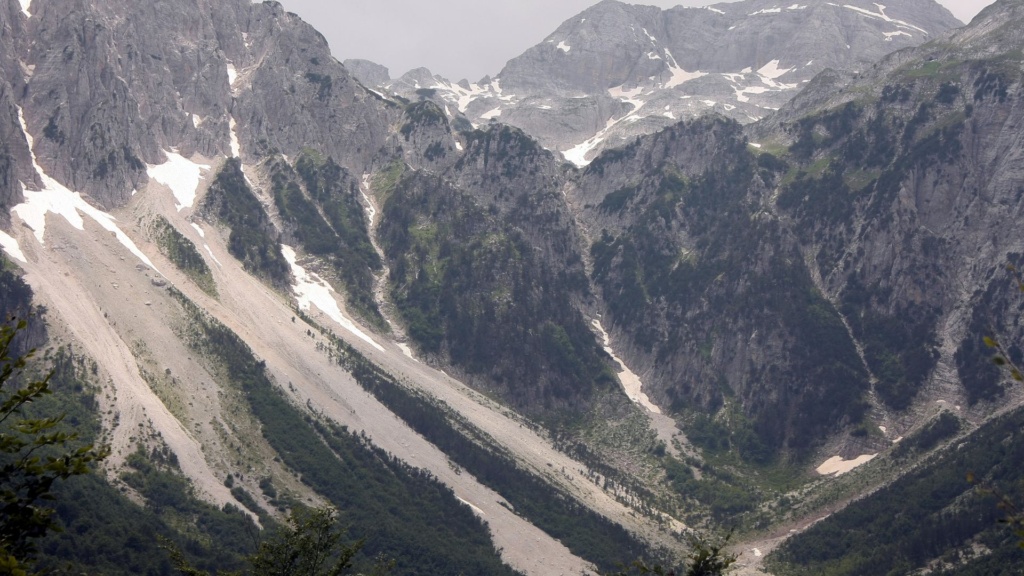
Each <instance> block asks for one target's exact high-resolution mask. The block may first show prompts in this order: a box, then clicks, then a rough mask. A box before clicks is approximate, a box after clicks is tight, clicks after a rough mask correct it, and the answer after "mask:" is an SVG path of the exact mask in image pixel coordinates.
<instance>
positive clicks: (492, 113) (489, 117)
mask: <svg viewBox="0 0 1024 576" xmlns="http://www.w3.org/2000/svg"><path fill="white" fill-rule="evenodd" d="M498 116H501V106H499V107H497V108H495V109H494V110H490V111H488V112H484V113H483V114H481V115H480V118H481V119H483V120H493V119H495V118H497V117H498Z"/></svg>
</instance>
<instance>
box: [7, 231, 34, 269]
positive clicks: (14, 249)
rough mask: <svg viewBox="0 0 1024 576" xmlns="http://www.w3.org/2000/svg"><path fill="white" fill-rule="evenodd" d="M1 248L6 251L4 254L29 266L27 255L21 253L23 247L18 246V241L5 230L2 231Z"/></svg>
mask: <svg viewBox="0 0 1024 576" xmlns="http://www.w3.org/2000/svg"><path fill="white" fill-rule="evenodd" d="M0 248H3V249H4V252H6V253H7V255H8V256H10V257H11V258H14V259H15V260H19V261H21V262H24V263H25V264H28V260H27V259H26V258H25V253H24V252H22V251H21V246H19V245H18V241H17V240H15V239H14V238H13V237H12V236H9V235H8V234H7V233H6V232H4V231H3V230H0Z"/></svg>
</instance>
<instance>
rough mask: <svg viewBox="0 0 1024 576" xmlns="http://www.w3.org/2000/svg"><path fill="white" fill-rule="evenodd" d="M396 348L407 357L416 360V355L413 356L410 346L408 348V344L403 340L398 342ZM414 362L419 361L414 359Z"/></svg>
mask: <svg viewBox="0 0 1024 576" xmlns="http://www.w3.org/2000/svg"><path fill="white" fill-rule="evenodd" d="M398 349H399V350H401V351H402V354H405V355H406V356H408V357H409V358H412V359H413V360H416V357H415V356H413V354H412V348H409V345H408V344H406V343H405V342H398ZM416 362H419V360H416Z"/></svg>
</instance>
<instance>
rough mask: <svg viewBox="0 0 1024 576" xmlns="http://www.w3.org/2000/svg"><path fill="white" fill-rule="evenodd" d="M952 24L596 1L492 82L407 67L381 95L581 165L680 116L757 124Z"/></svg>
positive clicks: (930, 8) (883, 10)
mask: <svg viewBox="0 0 1024 576" xmlns="http://www.w3.org/2000/svg"><path fill="white" fill-rule="evenodd" d="M960 24H961V23H960V22H958V21H957V20H956V19H955V18H954V17H953V16H952V15H951V14H950V13H949V12H948V11H947V10H946V9H945V8H943V7H942V6H940V5H939V4H937V3H935V2H933V1H932V0H914V1H912V2H901V3H900V4H898V5H894V6H887V5H880V4H875V3H872V2H868V1H860V0H858V1H854V2H850V3H843V4H836V3H832V2H825V1H824V0H808V1H807V2H798V3H795V4H791V5H787V6H782V5H781V4H778V3H775V2H770V1H766V0H747V1H745V2H735V3H723V4H716V5H714V6H709V7H706V8H684V7H676V8H672V9H670V10H664V11H663V10H659V9H656V8H654V7H650V6H633V5H629V4H624V3H621V2H617V1H615V0H605V1H604V2H601V3H599V4H597V5H595V6H593V7H591V8H589V9H588V10H586V11H584V12H582V13H581V14H579V15H578V16H575V17H573V18H571V19H569V20H567V21H566V22H565V23H564V24H562V25H561V26H560V27H559V28H558V29H557V30H555V32H553V33H552V34H551V35H550V36H548V37H547V38H546V39H545V40H544V41H543V42H542V43H540V44H538V45H536V46H534V47H532V48H530V49H529V50H527V51H526V52H524V53H523V54H522V55H520V56H518V57H516V58H513V59H512V60H510V61H509V62H508V64H507V65H506V66H505V68H504V69H503V70H502V71H501V73H500V74H498V75H496V76H495V77H494V78H493V79H491V78H486V79H484V80H481V81H480V82H479V83H477V84H470V83H465V82H464V83H461V84H453V83H451V82H448V81H447V80H444V79H443V78H438V77H434V76H433V75H431V74H430V73H429V71H426V70H416V71H413V72H410V73H409V74H407V75H406V76H403V78H401V79H398V80H395V81H392V82H390V83H388V84H387V89H388V90H393V91H397V92H398V93H400V94H402V95H403V96H405V97H407V98H409V97H411V95H412V94H413V93H414V92H415V91H417V90H418V91H420V92H421V93H422V91H423V90H430V91H433V92H436V94H432V95H431V96H432V97H434V98H435V99H437V101H438V102H442V101H443V102H446V103H447V104H449V105H450V106H451V107H452V114H457V113H461V114H464V115H465V116H466V117H467V118H468V119H469V120H471V121H472V122H474V123H476V124H481V123H483V122H487V121H490V120H492V119H497V120H499V121H501V122H504V123H508V124H511V125H514V126H517V127H519V128H522V129H523V130H525V131H526V132H527V133H529V134H531V135H533V136H534V137H535V138H537V139H538V140H540V141H541V142H542V143H543V144H544V146H546V147H548V148H549V149H552V150H557V151H560V152H562V153H563V155H564V157H565V158H566V159H567V160H570V161H572V162H574V163H576V164H578V165H585V164H586V163H587V162H589V161H590V160H592V159H593V158H594V157H596V155H597V153H598V152H599V151H600V150H603V149H607V148H614V147H618V146H622V145H625V144H627V143H628V142H630V141H632V140H633V139H635V138H636V137H637V136H640V135H644V134H650V133H653V132H657V131H658V130H661V129H662V128H665V127H667V126H670V125H671V124H674V123H676V122H678V121H679V120H682V119H687V118H695V117H698V116H702V115H705V114H709V113H718V114H722V115H725V116H727V117H730V118H734V119H736V120H738V121H740V122H742V123H749V122H754V121H757V120H760V119H762V118H765V117H767V116H769V115H770V114H771V112H772V111H774V110H776V109H778V108H780V107H781V106H783V105H784V104H785V103H786V102H787V101H788V100H789V99H790V98H792V97H793V96H795V95H796V94H797V93H798V92H800V90H801V89H802V88H803V87H804V85H805V84H806V83H807V82H809V81H810V80H811V79H812V78H814V77H815V76H816V75H817V74H818V73H819V72H821V71H823V70H826V69H835V70H843V71H848V72H859V71H863V70H865V69H866V68H868V67H870V66H871V65H872V64H873V63H874V62H875V61H877V60H878V59H879V58H881V57H882V56H884V55H886V54H888V53H890V52H893V51H896V50H899V49H902V48H906V47H908V46H916V45H919V44H921V43H923V42H926V41H928V40H931V39H934V38H938V37H940V36H941V35H942V34H944V33H945V32H947V31H948V30H950V29H952V28H955V27H957V26H959V25H960ZM456 108H457V110H458V112H456V110H455V109H456Z"/></svg>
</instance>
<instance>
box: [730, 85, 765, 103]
mask: <svg viewBox="0 0 1024 576" xmlns="http://www.w3.org/2000/svg"><path fill="white" fill-rule="evenodd" d="M733 90H735V91H736V101H737V102H750V98H749V97H748V96H747V94H764V93H765V92H771V90H769V89H768V88H765V87H764V86H748V87H746V88H733Z"/></svg>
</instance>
